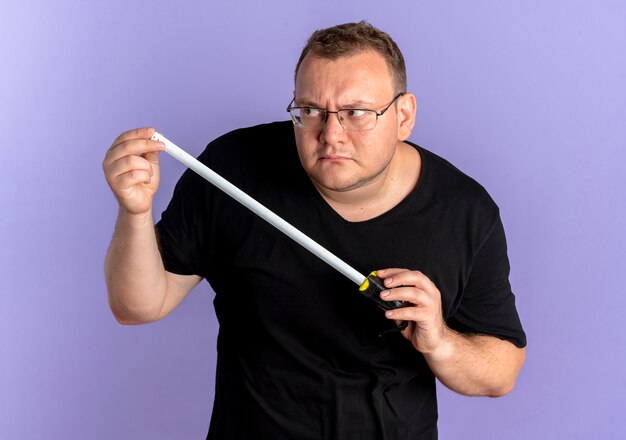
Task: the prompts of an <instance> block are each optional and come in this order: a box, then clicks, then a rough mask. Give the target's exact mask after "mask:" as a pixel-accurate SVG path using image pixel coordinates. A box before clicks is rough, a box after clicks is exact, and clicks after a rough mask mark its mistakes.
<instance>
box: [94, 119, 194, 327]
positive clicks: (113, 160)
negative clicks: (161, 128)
mask: <svg viewBox="0 0 626 440" xmlns="http://www.w3.org/2000/svg"><path fill="white" fill-rule="evenodd" d="M153 134H154V129H153V128H140V129H135V130H130V131H127V132H124V133H122V134H121V135H120V136H119V137H118V138H117V139H115V141H114V142H113V144H112V145H111V148H109V150H108V151H107V153H106V156H105V158H104V160H103V162H102V168H103V170H104V174H105V177H106V180H107V182H108V184H109V186H110V187H111V190H112V191H113V194H114V195H115V197H116V198H117V201H118V203H119V212H118V217H117V223H116V226H115V232H114V233H113V238H112V240H111V245H110V246H109V249H108V252H107V256H106V259H105V267H104V272H105V280H106V285H107V291H108V299H109V305H110V307H111V311H112V312H113V315H114V316H115V318H116V319H117V320H118V321H119V322H120V323H122V324H143V323H147V322H152V321H156V320H159V319H161V318H163V317H164V316H166V315H167V314H169V313H170V312H171V311H172V310H174V309H175V308H176V306H178V304H180V302H181V301H182V300H183V299H184V298H185V296H186V295H187V294H188V293H189V292H190V291H191V290H192V289H193V287H194V286H196V285H197V284H198V283H199V282H200V280H201V278H200V277H199V276H195V275H177V274H173V273H170V272H167V271H166V270H165V268H164V267H163V262H162V260H161V253H160V252H159V248H158V243H157V237H156V234H155V230H154V224H153V220H152V199H153V197H154V194H155V193H156V190H157V188H158V185H159V162H158V154H159V152H160V151H162V150H163V148H164V146H163V144H162V143H160V142H156V141H151V140H150V136H152V135H153Z"/></svg>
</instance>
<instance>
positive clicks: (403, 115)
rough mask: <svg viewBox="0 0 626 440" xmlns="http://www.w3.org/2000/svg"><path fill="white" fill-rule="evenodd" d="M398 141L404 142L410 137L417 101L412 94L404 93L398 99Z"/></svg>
mask: <svg viewBox="0 0 626 440" xmlns="http://www.w3.org/2000/svg"><path fill="white" fill-rule="evenodd" d="M397 106H398V140H400V141H405V140H407V139H408V138H409V136H411V132H412V131H413V126H414V125H415V114H416V113H417V100H416V99H415V95H413V93H409V92H407V93H405V94H404V95H402V96H401V97H400V98H398V103H397Z"/></svg>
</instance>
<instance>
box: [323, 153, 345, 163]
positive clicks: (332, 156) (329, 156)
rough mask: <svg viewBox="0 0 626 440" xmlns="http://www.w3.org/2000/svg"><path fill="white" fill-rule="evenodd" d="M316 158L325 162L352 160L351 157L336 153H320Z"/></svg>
mask: <svg viewBox="0 0 626 440" xmlns="http://www.w3.org/2000/svg"><path fill="white" fill-rule="evenodd" d="M317 158H318V160H321V161H325V162H343V161H348V160H352V157H350V156H348V155H345V154H337V153H321V154H319V155H318V156H317Z"/></svg>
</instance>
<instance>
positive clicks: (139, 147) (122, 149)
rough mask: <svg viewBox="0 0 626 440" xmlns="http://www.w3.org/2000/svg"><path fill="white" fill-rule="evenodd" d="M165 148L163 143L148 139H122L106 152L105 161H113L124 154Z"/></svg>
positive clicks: (156, 150) (150, 151)
mask: <svg viewBox="0 0 626 440" xmlns="http://www.w3.org/2000/svg"><path fill="white" fill-rule="evenodd" d="M163 150H165V144H164V143H163V142H160V141H153V140H150V139H133V140H128V141H124V142H122V143H121V144H118V145H117V146H115V148H112V149H110V150H109V151H108V152H107V155H106V157H105V161H108V162H114V161H116V160H118V159H120V158H122V157H124V156H130V155H144V154H146V153H157V152H161V151H163Z"/></svg>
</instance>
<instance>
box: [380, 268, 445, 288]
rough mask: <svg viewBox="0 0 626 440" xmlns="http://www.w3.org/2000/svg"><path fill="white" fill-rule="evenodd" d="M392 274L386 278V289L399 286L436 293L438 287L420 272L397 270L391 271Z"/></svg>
mask: <svg viewBox="0 0 626 440" xmlns="http://www.w3.org/2000/svg"><path fill="white" fill-rule="evenodd" d="M390 271H392V272H391V274H390V275H386V276H385V280H384V285H385V287H389V288H394V287H399V286H415V287H418V288H420V289H422V290H426V291H436V290H437V286H435V284H434V283H433V282H432V281H431V280H430V278H428V277H427V276H426V275H424V274H423V273H422V272H420V271H418V270H395V269H390Z"/></svg>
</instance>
